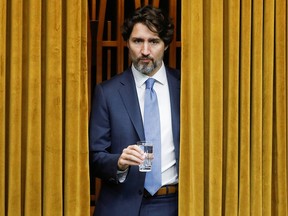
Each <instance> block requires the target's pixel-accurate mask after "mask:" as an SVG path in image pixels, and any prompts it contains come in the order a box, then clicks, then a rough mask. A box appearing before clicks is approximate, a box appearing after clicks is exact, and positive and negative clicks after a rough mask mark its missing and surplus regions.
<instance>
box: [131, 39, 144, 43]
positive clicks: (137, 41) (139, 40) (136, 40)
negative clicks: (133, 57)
mask: <svg viewBox="0 0 288 216" xmlns="http://www.w3.org/2000/svg"><path fill="white" fill-rule="evenodd" d="M132 41H133V43H135V44H141V43H142V42H143V40H141V39H137V38H136V39H134V40H132Z"/></svg>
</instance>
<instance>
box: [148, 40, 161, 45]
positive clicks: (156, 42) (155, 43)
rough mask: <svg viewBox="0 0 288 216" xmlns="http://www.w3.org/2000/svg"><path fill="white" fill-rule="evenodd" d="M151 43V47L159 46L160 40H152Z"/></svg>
mask: <svg viewBox="0 0 288 216" xmlns="http://www.w3.org/2000/svg"><path fill="white" fill-rule="evenodd" d="M149 43H150V44H151V45H157V44H159V43H160V40H159V39H152V40H150V41H149Z"/></svg>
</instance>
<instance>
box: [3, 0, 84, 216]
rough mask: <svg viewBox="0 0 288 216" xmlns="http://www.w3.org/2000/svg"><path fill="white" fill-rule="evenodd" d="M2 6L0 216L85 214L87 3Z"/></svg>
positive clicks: (16, 2) (79, 0)
mask: <svg viewBox="0 0 288 216" xmlns="http://www.w3.org/2000/svg"><path fill="white" fill-rule="evenodd" d="M0 10H1V11H0V50H1V51H0V70H1V71H0V98H1V99H0V100H1V103H0V122H1V123H0V215H7V216H10V215H11V216H17V215H29V216H30V215H31V216H33V215H37V216H39V215H47V216H50V215H53V216H57V215H89V214H90V195H89V191H90V189H89V167H88V166H89V160H88V157H89V156H88V155H89V154H88V71H87V1H84V0H71V1H56V0H49V1H48V0H43V1H37V0H29V1H21V0H12V1H1V2H0Z"/></svg>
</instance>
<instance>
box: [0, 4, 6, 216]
mask: <svg viewBox="0 0 288 216" xmlns="http://www.w3.org/2000/svg"><path fill="white" fill-rule="evenodd" d="M6 8H7V4H6V1H0V23H6ZM6 59H7V57H6V25H2V24H1V25H0V215H5V201H4V200H5V196H6V191H5V184H6V179H5V173H6V165H5V164H6V163H5V161H6V152H5V151H6V146H5V145H4V143H5V140H6V133H5V130H4V128H5V125H6V122H5V121H6V120H5V113H6V106H5V101H6V94H5V89H6V86H7V84H6V73H5V71H6V64H5V62H6Z"/></svg>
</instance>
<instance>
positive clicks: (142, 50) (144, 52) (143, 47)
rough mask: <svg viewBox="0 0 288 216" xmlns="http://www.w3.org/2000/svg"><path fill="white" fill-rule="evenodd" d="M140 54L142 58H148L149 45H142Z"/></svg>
mask: <svg viewBox="0 0 288 216" xmlns="http://www.w3.org/2000/svg"><path fill="white" fill-rule="evenodd" d="M141 54H142V55H144V56H148V55H149V54H150V46H149V43H146V42H145V43H143V46H142V49H141Z"/></svg>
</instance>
